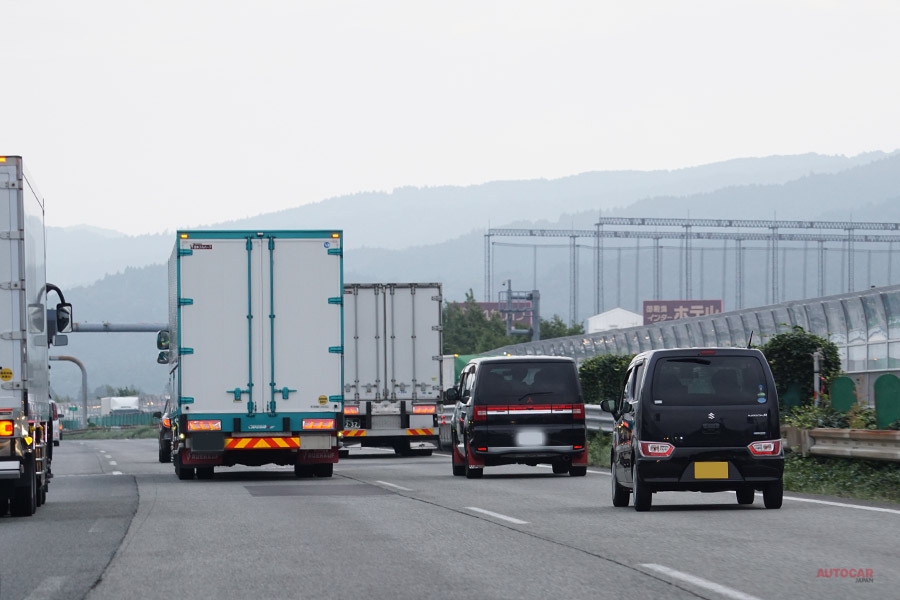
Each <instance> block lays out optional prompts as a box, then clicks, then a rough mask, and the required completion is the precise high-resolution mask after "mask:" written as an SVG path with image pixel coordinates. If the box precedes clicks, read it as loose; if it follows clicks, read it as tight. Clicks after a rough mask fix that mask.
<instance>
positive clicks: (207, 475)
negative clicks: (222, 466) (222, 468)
mask: <svg viewBox="0 0 900 600" xmlns="http://www.w3.org/2000/svg"><path fill="white" fill-rule="evenodd" d="M214 472H215V471H214V470H213V468H212V467H197V479H212V478H213V473H214Z"/></svg>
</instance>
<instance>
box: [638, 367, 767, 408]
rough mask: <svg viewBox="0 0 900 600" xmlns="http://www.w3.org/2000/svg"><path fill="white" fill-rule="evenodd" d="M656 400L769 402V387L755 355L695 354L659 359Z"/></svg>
mask: <svg viewBox="0 0 900 600" xmlns="http://www.w3.org/2000/svg"><path fill="white" fill-rule="evenodd" d="M652 386H653V387H652V397H653V403H654V404H663V405H667V406H673V405H674V406H706V405H710V406H712V405H740V404H765V403H766V401H767V396H768V390H767V386H766V378H765V375H764V373H763V368H762V365H761V364H760V362H759V361H758V360H757V359H755V358H753V357H752V356H699V357H697V356H692V357H671V358H664V359H661V360H659V361H658V362H657V363H656V366H655V368H654V374H653V383H652Z"/></svg>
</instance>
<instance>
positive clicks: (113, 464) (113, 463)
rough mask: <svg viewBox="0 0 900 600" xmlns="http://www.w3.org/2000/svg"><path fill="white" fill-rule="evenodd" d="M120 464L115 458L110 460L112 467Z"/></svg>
mask: <svg viewBox="0 0 900 600" xmlns="http://www.w3.org/2000/svg"><path fill="white" fill-rule="evenodd" d="M118 464H119V463H117V462H116V461H114V460H111V461H109V466H111V467H115V466H116V465H118Z"/></svg>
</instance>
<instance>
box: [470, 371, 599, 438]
mask: <svg viewBox="0 0 900 600" xmlns="http://www.w3.org/2000/svg"><path fill="white" fill-rule="evenodd" d="M478 386H479V388H478V389H477V397H478V401H477V402H476V405H475V409H474V419H475V421H476V426H477V429H478V431H480V432H481V434H482V435H481V436H479V438H480V439H481V440H482V441H483V442H484V443H486V444H487V445H488V447H491V448H512V447H519V448H527V447H538V446H553V447H555V446H560V447H563V446H565V447H571V446H573V445H583V444H584V437H585V431H584V404H583V403H582V399H581V394H580V390H579V387H578V381H577V377H576V374H575V369H574V366H573V365H572V364H571V363H570V362H562V361H560V362H536V361H528V362H523V363H509V362H506V363H498V364H497V365H489V366H487V367H486V368H485V369H484V370H483V371H482V374H481V375H480V378H479V382H478Z"/></svg>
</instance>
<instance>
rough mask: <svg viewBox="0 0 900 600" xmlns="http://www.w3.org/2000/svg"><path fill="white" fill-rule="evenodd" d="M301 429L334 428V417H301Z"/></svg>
mask: <svg viewBox="0 0 900 600" xmlns="http://www.w3.org/2000/svg"><path fill="white" fill-rule="evenodd" d="M303 429H334V419H303Z"/></svg>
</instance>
